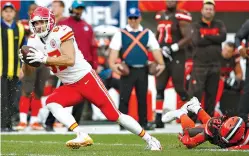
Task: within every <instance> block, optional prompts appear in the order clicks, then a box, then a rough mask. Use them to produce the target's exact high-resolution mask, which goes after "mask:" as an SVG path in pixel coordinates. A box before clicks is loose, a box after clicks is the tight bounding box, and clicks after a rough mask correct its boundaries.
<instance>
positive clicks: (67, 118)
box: [47, 103, 78, 131]
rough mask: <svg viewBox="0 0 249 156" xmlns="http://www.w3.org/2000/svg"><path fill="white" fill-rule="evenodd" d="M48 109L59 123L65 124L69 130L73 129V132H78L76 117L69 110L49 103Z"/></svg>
mask: <svg viewBox="0 0 249 156" xmlns="http://www.w3.org/2000/svg"><path fill="white" fill-rule="evenodd" d="M47 107H48V109H49V110H50V111H51V113H52V114H53V115H54V117H55V118H56V119H57V120H58V121H59V122H61V123H62V124H64V125H65V126H66V127H67V128H70V127H71V128H70V129H71V130H72V131H78V129H77V127H78V124H77V123H76V121H75V119H74V117H73V116H72V114H70V113H69V112H68V111H67V110H65V109H64V108H63V107H62V106H61V105H60V104H58V103H49V104H47ZM75 128H76V129H75Z"/></svg>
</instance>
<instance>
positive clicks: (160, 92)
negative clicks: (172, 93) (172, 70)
mask: <svg viewBox="0 0 249 156" xmlns="http://www.w3.org/2000/svg"><path fill="white" fill-rule="evenodd" d="M156 99H157V100H163V99H164V90H158V91H157V95H156Z"/></svg>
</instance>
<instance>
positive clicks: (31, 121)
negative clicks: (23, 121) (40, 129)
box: [29, 116, 38, 124]
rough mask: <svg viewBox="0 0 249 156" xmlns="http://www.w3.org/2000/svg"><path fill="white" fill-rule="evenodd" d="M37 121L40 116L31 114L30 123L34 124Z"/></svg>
mask: <svg viewBox="0 0 249 156" xmlns="http://www.w3.org/2000/svg"><path fill="white" fill-rule="evenodd" d="M35 122H38V117H37V116H31V117H30V121H29V124H33V123H35Z"/></svg>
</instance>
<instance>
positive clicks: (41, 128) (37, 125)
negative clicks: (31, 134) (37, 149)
mask: <svg viewBox="0 0 249 156" xmlns="http://www.w3.org/2000/svg"><path fill="white" fill-rule="evenodd" d="M30 127H31V128H32V129H33V130H43V129H44V128H43V127H42V125H41V124H39V123H38V122H35V123H33V124H31V125H30Z"/></svg>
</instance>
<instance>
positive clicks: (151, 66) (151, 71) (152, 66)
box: [149, 62, 158, 75]
mask: <svg viewBox="0 0 249 156" xmlns="http://www.w3.org/2000/svg"><path fill="white" fill-rule="evenodd" d="M156 67H157V63H155V62H152V63H150V64H149V74H150V75H156V74H157V72H158V71H157V69H156Z"/></svg>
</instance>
